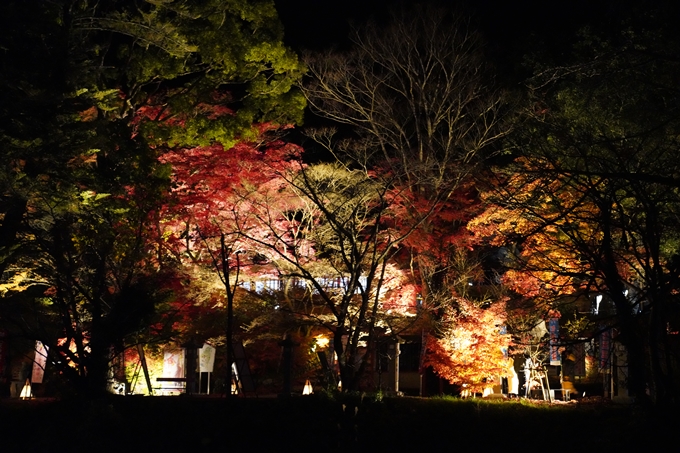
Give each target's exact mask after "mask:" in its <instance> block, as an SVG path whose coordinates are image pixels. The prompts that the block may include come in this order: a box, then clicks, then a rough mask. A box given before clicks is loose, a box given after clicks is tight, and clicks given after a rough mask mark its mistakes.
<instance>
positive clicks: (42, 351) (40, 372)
mask: <svg viewBox="0 0 680 453" xmlns="http://www.w3.org/2000/svg"><path fill="white" fill-rule="evenodd" d="M46 365H47V346H45V345H44V344H42V341H36V342H35V358H34V359H33V371H32V372H31V383H32V384H42V381H43V377H44V376H45V366H46Z"/></svg>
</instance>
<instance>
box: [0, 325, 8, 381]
mask: <svg viewBox="0 0 680 453" xmlns="http://www.w3.org/2000/svg"><path fill="white" fill-rule="evenodd" d="M7 337H8V333H7V330H6V329H0V382H2V378H4V377H6V376H7V371H8V370H9V357H8V354H9V346H8V344H7V343H8V339H7Z"/></svg>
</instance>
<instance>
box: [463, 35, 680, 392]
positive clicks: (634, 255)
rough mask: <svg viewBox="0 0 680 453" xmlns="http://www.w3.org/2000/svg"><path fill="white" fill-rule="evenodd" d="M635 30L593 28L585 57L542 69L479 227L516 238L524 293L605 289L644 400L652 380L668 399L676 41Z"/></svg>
mask: <svg viewBox="0 0 680 453" xmlns="http://www.w3.org/2000/svg"><path fill="white" fill-rule="evenodd" d="M626 33H627V35H626V36H627V38H626V39H625V40H623V41H622V43H621V44H618V43H616V42H615V41H613V40H612V41H604V40H600V39H598V37H597V36H593V35H587V36H586V38H587V39H588V40H589V43H590V44H589V45H588V46H587V48H582V49H581V51H580V53H579V55H578V58H579V59H580V60H578V61H577V62H576V63H574V64H573V65H571V66H565V67H561V68H556V69H551V70H545V71H543V72H541V73H540V74H538V75H537V76H536V77H535V78H534V79H532V81H531V87H532V89H533V90H532V92H531V94H532V99H531V108H530V109H528V111H527V123H526V128H525V129H523V133H522V135H519V136H518V138H517V139H518V149H522V150H523V154H524V156H523V157H522V159H521V160H519V161H518V162H517V165H514V166H512V167H511V168H509V169H507V170H508V171H507V172H504V173H506V176H504V177H503V178H502V179H501V181H502V184H500V185H498V186H497V191H496V193H495V194H494V195H493V196H492V199H493V202H494V204H495V206H494V207H492V208H490V209H489V211H487V213H485V214H484V216H483V217H481V218H480V219H479V220H477V221H475V222H474V223H473V224H472V225H471V227H472V228H475V229H477V228H480V227H481V229H480V230H478V231H481V230H484V233H482V236H484V237H486V238H487V240H488V238H491V240H492V241H496V242H497V243H498V244H501V243H505V244H514V248H513V250H514V253H513V254H512V259H511V260H508V263H511V265H512V267H513V268H516V270H515V271H513V273H512V274H508V280H513V281H515V282H516V283H517V285H516V290H517V291H518V292H520V293H523V294H526V295H527V296H529V297H536V296H539V297H541V298H542V299H543V300H546V301H550V302H555V300H556V298H558V297H560V296H563V295H564V294H565V293H566V294H569V293H574V292H575V291H580V292H583V293H585V294H586V295H587V294H593V293H595V294H603V295H605V297H607V298H608V300H610V301H611V302H612V303H613V305H614V306H615V317H614V319H613V320H612V323H611V325H612V326H613V327H615V329H616V330H617V331H618V337H617V338H618V341H620V342H621V343H622V344H623V345H625V346H626V349H627V353H628V366H629V382H628V385H629V392H630V393H631V394H632V395H634V396H635V397H636V398H640V399H645V398H647V388H649V389H650V391H651V395H652V398H653V399H654V400H655V401H657V402H662V401H670V400H675V399H676V398H677V390H676V389H677V384H676V377H675V376H676V375H677V371H676V370H677V366H678V363H679V362H678V358H680V356H678V352H679V351H678V349H677V347H676V346H674V342H673V339H672V338H671V336H669V334H668V332H669V331H672V327H671V326H672V325H675V323H676V322H677V319H678V310H677V297H676V292H677V282H678V269H677V256H678V248H677V244H678V235H677V229H676V228H675V227H674V225H675V223H676V219H677V213H678V207H679V206H680V205H679V204H678V202H679V201H680V199H679V198H678V184H677V171H678V169H677V159H676V158H675V157H674V156H675V150H676V149H677V146H678V138H677V137H678V131H679V129H678V127H679V126H680V125H679V124H678V121H677V112H676V110H677V108H676V104H677V96H678V93H677V90H676V89H675V86H674V83H673V82H672V80H674V78H675V77H676V76H677V74H678V66H677V62H676V61H675V60H674V59H672V58H669V57H667V55H668V53H667V52H668V51H670V49H671V48H674V46H675V45H676V44H675V41H672V40H668V39H662V35H660V34H659V33H656V32H655V33H651V32H644V33H643V32H639V31H635V30H632V29H631V30H627V31H626ZM666 38H667V36H666ZM586 49H587V50H586ZM520 285H524V288H521V287H519V286H520Z"/></svg>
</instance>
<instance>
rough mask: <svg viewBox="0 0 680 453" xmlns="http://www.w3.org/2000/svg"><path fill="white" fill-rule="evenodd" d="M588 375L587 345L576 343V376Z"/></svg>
mask: <svg viewBox="0 0 680 453" xmlns="http://www.w3.org/2000/svg"><path fill="white" fill-rule="evenodd" d="M585 375H586V345H585V343H576V344H575V345H574V376H581V377H584V376H585Z"/></svg>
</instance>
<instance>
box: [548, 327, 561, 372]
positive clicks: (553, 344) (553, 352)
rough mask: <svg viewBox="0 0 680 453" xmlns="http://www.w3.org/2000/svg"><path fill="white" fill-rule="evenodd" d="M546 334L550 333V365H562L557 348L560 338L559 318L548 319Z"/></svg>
mask: <svg viewBox="0 0 680 453" xmlns="http://www.w3.org/2000/svg"><path fill="white" fill-rule="evenodd" d="M548 332H550V365H562V360H561V357H560V351H559V349H558V346H557V343H558V341H559V337H560V320H559V318H550V320H549V321H548Z"/></svg>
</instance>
